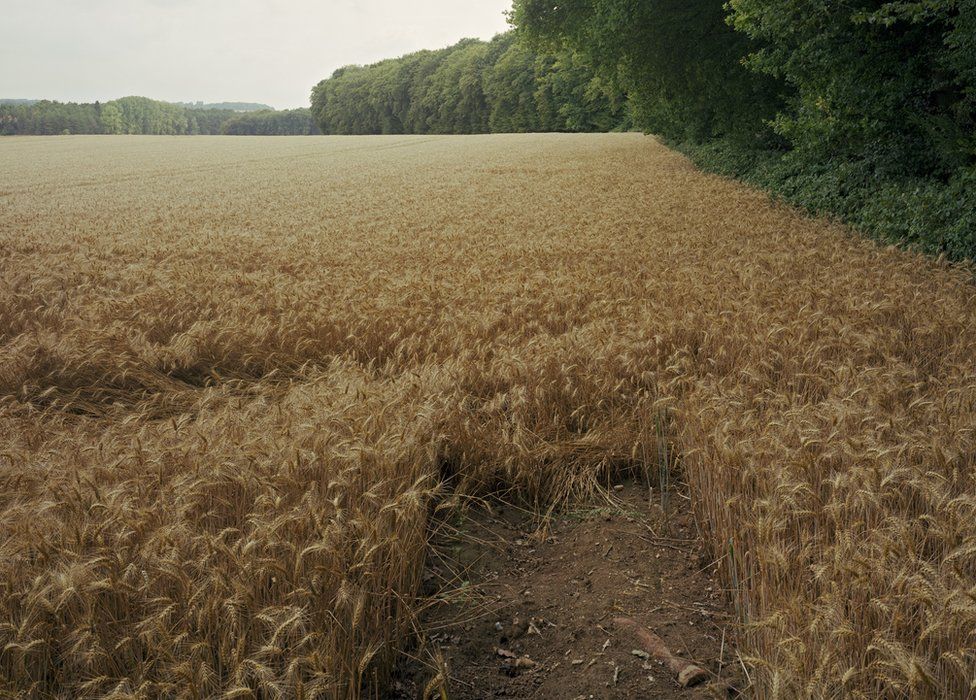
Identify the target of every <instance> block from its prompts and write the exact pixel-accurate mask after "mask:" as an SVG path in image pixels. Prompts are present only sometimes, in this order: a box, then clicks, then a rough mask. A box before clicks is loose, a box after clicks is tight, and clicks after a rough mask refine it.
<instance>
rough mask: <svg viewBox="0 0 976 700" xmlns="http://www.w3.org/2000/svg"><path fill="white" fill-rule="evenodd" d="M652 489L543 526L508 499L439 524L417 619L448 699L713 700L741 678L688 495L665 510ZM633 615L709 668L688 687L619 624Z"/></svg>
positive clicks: (403, 676)
mask: <svg viewBox="0 0 976 700" xmlns="http://www.w3.org/2000/svg"><path fill="white" fill-rule="evenodd" d="M656 497H657V493H656V492H653V493H652V492H650V491H649V490H648V489H647V487H646V486H644V485H642V484H638V483H628V484H625V485H622V488H620V489H619V490H617V491H615V492H614V493H613V496H612V498H611V499H610V500H607V501H606V502H604V503H602V504H596V505H591V506H589V507H586V508H579V509H575V510H569V511H567V512H565V513H561V514H557V515H554V516H553V517H552V518H551V519H549V520H548V521H545V522H542V523H540V520H539V518H538V517H535V516H533V515H532V514H531V513H529V512H528V511H526V510H524V509H521V508H519V507H517V506H513V505H497V504H493V505H491V506H486V507H477V508H471V509H469V510H468V511H467V513H466V515H465V516H463V518H459V520H458V521H456V522H454V523H451V524H449V525H446V526H445V527H443V528H442V530H441V532H440V533H439V535H438V537H437V540H436V542H435V547H434V552H435V554H434V556H433V557H432V558H431V561H430V563H429V565H428V569H427V578H428V584H429V585H430V586H431V587H432V588H436V587H437V586H443V587H444V589H446V590H447V591H448V592H447V593H445V594H443V595H442V598H441V601H440V602H439V603H438V604H436V605H434V606H433V607H432V608H431V609H430V610H429V612H428V614H427V616H426V619H425V620H424V621H423V628H424V630H425V631H426V633H427V634H428V640H427V643H428V647H429V648H428V649H427V650H425V652H424V653H423V654H422V655H421V656H427V657H429V656H430V655H431V653H433V654H434V655H436V654H437V653H438V651H439V653H440V654H441V655H442V658H443V660H444V662H445V663H446V667H447V669H448V676H449V683H448V694H449V697H450V698H452V700H453V699H455V698H457V699H462V700H474V699H475V698H571V699H575V698H580V699H583V698H585V699H589V698H623V697H632V698H705V697H708V698H715V697H720V698H721V697H729V696H734V695H735V694H737V693H738V692H739V691H741V690H742V689H743V688H744V687H745V686H746V685H747V681H746V680H745V679H744V675H743V671H742V667H741V665H740V663H739V660H738V658H737V655H736V652H735V649H734V646H733V643H732V642H733V637H734V615H733V613H732V611H731V610H730V609H729V608H728V606H727V604H726V602H725V601H726V597H725V596H724V593H723V591H722V589H721V587H720V584H719V582H718V580H717V579H716V578H714V577H713V572H714V568H715V567H714V566H713V565H712V562H710V561H708V559H707V558H705V557H704V554H703V552H704V550H703V548H702V546H701V541H700V539H699V537H698V533H697V528H696V526H695V522H694V519H693V518H692V517H691V515H690V512H689V511H688V510H687V508H685V506H686V505H687V500H686V499H685V498H684V496H683V495H680V494H678V495H674V494H673V495H672V504H671V505H670V506H669V510H670V511H671V512H670V513H669V516H668V517H665V515H664V512H663V511H662V509H661V507H660V504H659V503H657V502H653V503H652V502H651V501H650V498H655V499H656ZM620 616H626V617H630V618H632V619H633V620H635V621H636V622H638V623H639V624H640V625H643V626H645V627H646V628H648V629H649V630H651V631H653V632H654V633H656V634H658V635H659V636H660V637H661V638H663V639H664V641H665V642H666V643H667V645H668V647H669V648H670V650H671V651H672V652H673V653H674V654H676V655H678V656H680V657H682V658H685V659H688V660H692V661H694V662H695V663H697V664H698V665H699V666H702V667H703V668H705V669H706V670H707V671H709V672H710V679H709V681H708V682H706V683H703V684H701V685H698V686H696V687H693V688H682V687H680V686H679V685H678V682H677V680H676V678H675V676H674V675H673V674H672V673H670V672H669V671H668V670H667V669H666V668H665V667H664V666H663V665H661V664H660V663H659V662H657V661H655V660H654V659H653V658H644V656H643V655H638V654H637V653H635V651H639V644H638V642H637V641H636V640H635V639H634V638H633V636H632V635H631V634H629V633H628V632H627V631H625V630H622V629H619V628H618V626H615V625H614V623H613V619H614V618H615V617H620ZM431 674H432V671H431V670H430V669H427V668H424V667H423V665H421V664H419V663H415V664H412V665H408V666H407V667H406V668H404V669H402V670H401V673H400V676H399V678H398V680H397V681H396V682H395V684H394V692H395V697H402V698H406V697H417V695H418V694H419V695H421V696H422V694H423V685H424V683H425V682H426V680H427V679H429V678H430V677H431Z"/></svg>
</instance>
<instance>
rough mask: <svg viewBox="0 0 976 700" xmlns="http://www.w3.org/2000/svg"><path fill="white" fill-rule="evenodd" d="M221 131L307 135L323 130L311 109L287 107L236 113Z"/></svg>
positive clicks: (229, 133)
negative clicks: (278, 109) (277, 109)
mask: <svg viewBox="0 0 976 700" xmlns="http://www.w3.org/2000/svg"><path fill="white" fill-rule="evenodd" d="M221 133H223V134H228V135H231V136H288V135H299V136H306V135H312V134H319V133H321V132H320V131H319V127H318V125H316V123H315V120H314V119H313V118H312V113H311V111H310V110H308V109H285V110H281V111H275V110H262V111H260V112H246V113H244V114H235V115H234V116H233V117H231V118H230V119H228V120H227V121H225V122H224V123H223V124H222V126H221Z"/></svg>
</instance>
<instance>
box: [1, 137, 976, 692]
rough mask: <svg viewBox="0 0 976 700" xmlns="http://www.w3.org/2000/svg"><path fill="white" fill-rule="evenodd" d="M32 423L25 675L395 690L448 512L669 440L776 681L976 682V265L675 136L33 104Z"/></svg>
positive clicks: (25, 195)
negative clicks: (111, 130)
mask: <svg viewBox="0 0 976 700" xmlns="http://www.w3.org/2000/svg"><path fill="white" fill-rule="evenodd" d="M0 435H2V436H3V440H2V443H0V695H3V696H11V697H21V696H25V697H39V698H44V697H92V698H94V697H115V698H123V697H147V698H150V697H188V698H190V697H192V698H201V697H224V698H233V697H265V698H274V697H282V698H291V697H293V698H343V699H347V698H358V697H381V696H382V695H383V693H384V687H385V682H386V680H387V679H388V676H389V673H390V670H391V668H392V666H393V665H394V664H395V663H396V661H397V659H398V656H399V654H400V653H401V651H402V650H403V649H404V648H405V645H407V644H409V641H410V639H411V638H412V637H413V635H415V634H416V633H417V620H416V614H415V613H416V611H417V609H418V606H419V605H420V604H421V603H422V600H421V598H420V592H421V577H422V574H423V569H424V563H425V555H426V552H427V546H428V540H427V538H428V532H429V527H430V523H431V520H432V518H435V517H438V513H439V512H441V511H443V510H444V509H450V508H452V507H454V505H455V503H456V501H457V500H458V499H460V498H461V497H464V496H468V495H477V496H485V495H490V494H492V493H495V492H499V491H505V492H509V493H516V494H518V496H519V497H520V498H523V499H525V501H526V502H528V503H531V504H533V505H535V506H537V507H538V508H540V509H544V508H546V507H549V506H551V505H553V504H556V505H558V504H560V503H565V502H567V501H568V500H572V499H582V498H586V497H588V496H590V495H592V494H593V493H595V492H596V491H597V490H598V489H600V488H601V487H602V486H603V485H606V484H607V483H609V481H608V480H609V479H610V478H611V477H612V476H613V475H616V474H619V473H622V472H628V471H637V472H642V471H647V472H648V473H650V474H651V475H656V474H657V473H658V469H659V467H658V464H657V459H658V457H657V455H658V454H659V452H660V448H661V445H660V444H659V442H660V440H662V439H664V438H666V439H667V441H668V444H669V446H670V448H672V449H673V450H674V451H675V452H676V454H678V455H679V459H680V468H681V477H682V478H683V479H685V480H686V481H687V482H688V484H689V485H690V493H691V496H692V506H693V508H694V510H695V513H696V515H697V517H698V519H699V522H700V523H701V527H702V528H704V529H705V531H706V532H707V536H708V540H709V542H710V545H711V547H712V550H713V551H712V554H713V555H714V556H713V558H717V559H720V564H719V567H720V570H721V574H722V577H723V580H724V582H725V585H726V586H727V588H728V595H729V597H730V598H731V599H732V600H733V602H734V604H735V610H736V611H737V615H738V616H739V618H740V620H741V623H742V627H741V631H740V633H739V639H738V646H739V649H740V652H741V653H742V655H743V657H744V660H745V662H746V663H747V666H748V668H749V673H750V678H751V680H752V682H753V687H752V689H751V690H750V692H751V693H753V694H755V695H756V696H757V697H764V698H793V697H823V698H840V697H855V698H856V697H860V698H879V697H885V698H902V697H923V698H936V697H967V696H972V695H974V694H976V286H974V285H973V282H972V278H971V274H970V273H969V272H967V271H966V270H964V269H960V268H952V267H950V266H948V265H945V264H942V263H940V262H939V261H934V260H930V259H925V258H922V257H920V256H916V255H913V254H910V253H906V252H904V251H898V250H893V249H884V248H880V247H878V246H877V245H875V244H874V243H871V242H867V241H864V240H861V239H859V238H857V237H855V236H854V235H853V234H851V233H849V232H848V231H846V230H845V229H843V228H842V227H840V226H838V225H834V224H831V223H829V222H824V221H816V220H812V219H810V218H806V217H803V216H801V215H799V214H798V213H796V212H794V211H792V210H790V209H788V208H786V207H784V206H780V205H775V204H772V203H770V201H769V200H768V199H767V198H766V197H765V196H764V195H762V194H760V193H757V192H755V191H753V190H750V189H749V188H747V187H745V186H743V185H740V184H735V183H733V182H731V181H728V180H725V179H722V178H719V177H716V176H710V175H704V174H702V173H700V172H698V171H696V170H695V169H694V168H693V167H692V166H691V165H690V164H689V162H688V161H687V160H686V159H684V158H683V157H681V156H679V155H677V154H675V153H673V152H671V151H669V150H667V149H666V148H664V147H663V146H661V145H660V144H659V143H657V142H656V141H655V140H654V139H652V138H649V137H645V136H641V135H637V134H609V135H513V136H472V137H350V138H339V137H336V138H333V137H320V138H316V137H309V138H305V137H272V138H252V139H234V138H220V137H214V138H210V137H192V138H173V137H126V138H121V137H119V138H113V137H97V136H96V137H66V138H60V137H58V138H55V137H51V138H43V137H42V138H17V139H7V140H2V141H0ZM442 681H443V679H438V678H436V677H435V678H432V680H431V686H430V687H431V689H437V692H440V690H439V688H440V686H439V684H440V683H442Z"/></svg>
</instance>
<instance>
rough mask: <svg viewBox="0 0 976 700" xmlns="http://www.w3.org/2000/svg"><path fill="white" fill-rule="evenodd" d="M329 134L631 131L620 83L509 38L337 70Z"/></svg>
mask: <svg viewBox="0 0 976 700" xmlns="http://www.w3.org/2000/svg"><path fill="white" fill-rule="evenodd" d="M312 115H313V116H314V118H315V120H316V122H317V123H318V126H319V128H320V129H321V130H322V133H325V134H470V133H489V132H511V131H517V132H531V131H611V130H615V129H617V130H619V129H626V128H628V127H629V126H630V124H631V121H630V110H629V108H628V104H627V100H626V96H625V95H624V93H623V91H622V90H621V89H619V88H618V87H616V85H615V83H614V81H612V80H609V79H607V77H606V76H605V75H601V74H598V73H597V72H596V71H594V69H593V67H592V63H591V62H590V61H589V60H588V59H586V58H585V57H583V56H582V55H581V54H579V53H577V52H575V51H573V50H570V49H560V50H555V51H551V52H549V51H537V50H534V49H532V48H530V47H529V45H528V44H526V43H525V42H522V41H519V40H518V39H517V38H516V36H515V34H514V33H512V32H508V33H506V34H501V35H499V36H497V37H495V38H494V39H493V40H492V41H490V42H484V41H479V40H477V39H465V40H463V41H461V42H459V43H457V44H455V45H454V46H451V47H448V48H446V49H440V50H436V51H420V52H417V53H412V54H408V55H406V56H403V57H401V58H396V59H390V60H386V61H381V62H379V63H376V64H373V65H369V66H347V67H345V68H340V69H338V70H337V71H335V72H334V73H333V74H332V76H331V77H329V78H327V79H326V80H323V81H322V82H320V83H319V84H318V85H316V86H315V88H314V89H313V90H312Z"/></svg>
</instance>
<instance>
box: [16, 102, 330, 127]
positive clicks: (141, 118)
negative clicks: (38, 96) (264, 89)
mask: <svg viewBox="0 0 976 700" xmlns="http://www.w3.org/2000/svg"><path fill="white" fill-rule="evenodd" d="M10 102H11V103H9V104H0V135H16V134H21V135H27V134H33V135H42V136H44V135H57V134H155V135H192V134H233V135H247V134H311V133H318V130H317V128H316V127H315V123H314V121H313V120H312V117H311V113H310V112H309V110H307V109H298V110H284V111H274V110H263V111H259V112H245V113H241V112H238V111H234V110H229V109H213V108H211V107H209V106H202V107H201V108H199V109H197V108H188V107H185V106H182V105H179V104H172V103H169V102H161V101H159V100H151V99H149V98H146V97H122V98H120V99H117V100H112V101H110V102H104V103H99V102H94V103H75V102H54V101H51V100H40V101H36V102H35V101H22V102H19V103H13V101H10Z"/></svg>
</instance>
